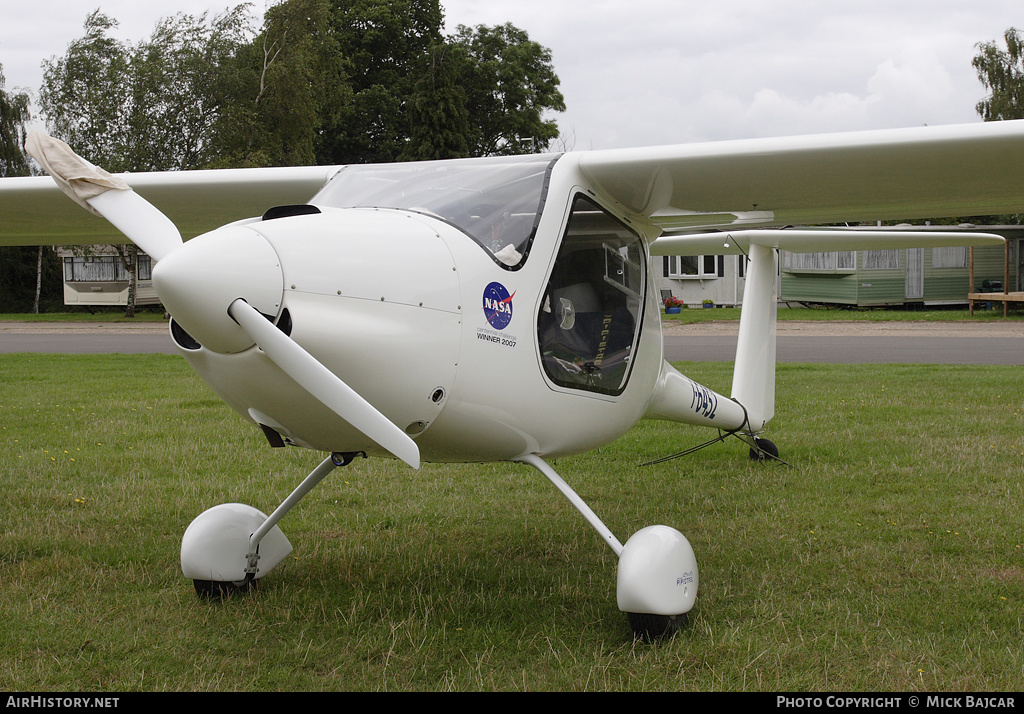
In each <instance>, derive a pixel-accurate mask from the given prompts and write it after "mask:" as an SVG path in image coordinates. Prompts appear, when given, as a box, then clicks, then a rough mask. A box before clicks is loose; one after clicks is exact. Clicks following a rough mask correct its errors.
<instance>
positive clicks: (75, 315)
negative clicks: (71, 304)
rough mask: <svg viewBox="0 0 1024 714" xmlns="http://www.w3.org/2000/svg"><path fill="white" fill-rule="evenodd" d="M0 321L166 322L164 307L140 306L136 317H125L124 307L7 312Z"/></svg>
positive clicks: (0, 316)
mask: <svg viewBox="0 0 1024 714" xmlns="http://www.w3.org/2000/svg"><path fill="white" fill-rule="evenodd" d="M0 322H128V323H133V322H166V318H165V317H164V313H163V310H162V309H159V310H158V309H154V308H138V309H136V311H135V317H125V316H124V309H119V310H100V311H97V312H91V313H90V312H40V313H34V312H7V313H0Z"/></svg>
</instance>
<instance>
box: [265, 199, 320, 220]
mask: <svg viewBox="0 0 1024 714" xmlns="http://www.w3.org/2000/svg"><path fill="white" fill-rule="evenodd" d="M315 213H320V209H319V208H317V207H316V206H310V205H309V204H308V203H302V204H298V205H295V206H274V207H273V208H271V209H270V210H269V211H267V212H266V213H264V214H263V220H265V221H272V220H274V219H275V218H288V217H289V216H310V215H313V214H315Z"/></svg>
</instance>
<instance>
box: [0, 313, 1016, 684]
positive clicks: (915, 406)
mask: <svg viewBox="0 0 1024 714" xmlns="http://www.w3.org/2000/svg"><path fill="white" fill-rule="evenodd" d="M709 312H710V311H709ZM678 366H679V367H680V368H681V369H682V370H683V371H684V373H686V374H688V375H690V376H692V377H693V378H695V379H697V380H698V381H701V382H703V383H705V384H707V385H708V386H710V387H712V388H716V389H718V390H720V391H726V392H727V391H728V385H729V381H730V379H731V366H730V365H725V364H710V365H709V364H681V365H678ZM778 386H779V402H778V410H777V411H778V413H777V416H776V419H775V420H774V421H773V422H772V427H771V430H770V433H769V436H770V438H772V439H773V440H774V441H775V442H776V443H777V444H778V445H779V446H780V448H781V451H782V456H783V458H785V459H787V461H789V462H790V463H791V464H792V465H793V467H792V468H789V467H786V466H782V465H779V464H770V465H765V464H757V463H751V462H749V461H748V460H747V458H746V454H747V449H746V448H745V446H743V445H742V444H740V443H739V442H738V441H736V440H732V441H731V442H726V443H724V444H718V445H715V446H713V447H710V448H708V449H706V450H704V451H702V452H700V453H698V454H695V455H692V456H689V457H686V458H685V459H680V460H675V461H669V462H666V463H664V464H661V465H658V466H648V467H641V466H639V464H641V463H642V462H644V461H647V460H650V459H651V458H654V457H657V456H662V455H666V454H670V453H673V452H676V451H679V450H681V449H683V448H685V447H688V446H691V445H694V444H697V443H699V442H701V441H704V440H705V439H707V438H709V437H710V436H711V434H710V433H709V432H707V431H702V430H698V429H691V428H686V427H680V426H678V425H672V424H667V423H661V422H643V423H641V424H640V425H639V426H637V427H636V428H634V429H633V430H632V431H631V432H629V433H628V434H627V435H626V436H624V437H623V438H622V439H620V440H619V441H618V442H616V443H614V444H611V445H609V446H607V447H605V448H603V449H601V450H600V451H598V452H593V453H590V454H587V455H584V456H579V457H574V458H567V459H562V460H560V461H559V462H558V463H557V464H556V468H557V469H558V470H559V472H560V473H561V474H562V475H563V476H564V477H565V478H566V480H567V481H568V482H569V483H570V484H572V485H573V486H574V487H575V488H576V490H577V491H578V492H579V493H580V495H581V496H582V497H583V498H584V499H586V500H587V501H588V503H589V504H590V505H591V506H592V507H593V508H594V510H595V511H596V512H597V513H598V514H599V515H600V516H601V517H602V518H603V519H604V520H605V521H606V523H607V524H608V525H609V527H610V528H611V529H612V530H613V531H614V532H615V533H616V535H617V536H618V537H619V539H620V540H622V541H625V539H626V538H628V536H629V535H630V534H632V533H633V532H634V531H636V530H638V529H640V528H642V527H644V526H646V525H651V524H654V523H665V524H668V525H671V526H674V527H676V528H679V529H680V530H681V531H682V532H683V533H685V534H686V535H687V537H688V538H689V539H690V541H691V543H692V544H693V546H694V550H695V552H696V554H697V559H698V562H699V564H700V581H701V585H700V587H701V590H700V596H699V598H698V602H697V607H696V610H695V611H694V612H693V613H691V621H690V624H689V626H688V628H687V629H685V630H684V631H682V632H680V633H679V634H678V635H676V636H675V637H674V638H673V639H671V640H669V641H666V642H662V643H659V644H653V645H652V644H645V643H642V642H635V641H634V640H633V638H632V636H631V633H630V631H629V628H628V625H627V623H626V619H625V616H624V615H623V614H622V613H620V612H619V611H618V610H617V608H616V605H615V557H614V555H613V554H612V552H611V551H610V550H609V549H608V548H607V547H606V546H604V545H603V544H602V543H601V542H600V539H599V537H598V536H597V534H596V533H594V532H593V530H592V529H591V528H590V527H589V526H588V525H587V524H586V523H585V522H584V521H583V519H582V518H581V517H580V516H579V515H578V514H577V513H576V511H575V510H574V509H573V508H572V507H571V506H570V505H569V504H568V503H567V502H566V501H564V499H562V497H561V496H560V495H559V494H558V493H557V491H556V490H555V489H554V488H553V487H552V486H551V485H550V484H549V483H548V482H547V481H546V480H545V479H544V478H543V477H541V476H540V475H539V474H537V473H536V472H534V471H533V470H532V469H530V468H529V467H526V466H516V465H511V464H496V465H473V466H448V465H435V464H426V465H425V466H424V467H423V469H421V470H420V471H418V472H414V471H412V470H410V469H409V468H407V467H405V466H403V465H400V464H398V463H393V462H390V461H363V460H359V461H357V462H356V463H354V464H353V465H352V466H350V467H348V468H346V469H343V470H339V471H336V472H335V473H334V474H332V475H331V476H330V477H329V478H328V479H327V480H326V481H325V482H324V483H323V484H321V485H320V486H319V487H318V488H317V489H316V490H314V491H313V492H312V493H311V494H310V495H309V496H308V497H307V498H306V499H305V500H304V501H303V502H302V503H301V504H300V505H299V506H298V507H296V508H295V509H294V510H293V511H292V512H291V513H290V514H289V515H288V516H287V517H286V518H285V520H284V521H283V522H282V524H281V525H282V528H283V530H284V531H285V533H286V534H287V535H288V536H289V538H290V539H291V541H292V543H293V545H294V546H295V552H294V553H293V554H292V556H291V557H290V558H289V559H288V560H286V561H285V562H284V563H282V564H281V565H280V566H279V567H278V569H277V570H275V571H274V572H273V573H272V574H271V575H269V576H268V577H267V578H266V579H264V580H263V581H262V584H261V587H260V588H259V589H258V590H257V591H256V592H254V593H251V594H249V595H245V596H242V597H237V598H232V599H228V600H226V601H224V602H209V601H203V600H200V599H198V598H197V597H196V596H195V593H194V592H193V589H192V586H191V583H189V582H188V581H187V580H185V579H184V578H183V576H182V575H181V572H180V568H179V564H178V549H179V546H180V540H181V535H182V533H183V532H184V530H185V528H186V526H187V525H188V523H189V522H190V521H191V520H192V518H194V517H195V516H196V515H197V514H198V513H200V512H201V511H202V510H204V509H205V508H208V507H210V506H212V505H215V504H217V503H222V502H228V501H242V502H246V503H250V504H252V505H255V506H257V507H259V508H261V509H263V510H265V511H268V512H269V510H270V509H272V508H273V507H274V506H276V504H277V503H278V502H279V501H280V500H281V499H282V498H283V497H284V496H286V495H287V494H288V492H289V491H290V490H291V489H292V488H293V487H294V486H295V485H296V484H298V482H299V481H300V480H301V479H302V478H303V477H304V476H305V474H306V473H308V471H309V470H311V469H312V467H313V466H314V465H315V464H316V463H317V462H318V461H319V459H320V455H318V454H314V453H308V452H305V451H301V450H296V449H288V450H285V449H275V450H271V449H270V448H268V447H267V445H266V443H265V440H264V438H263V436H262V434H260V433H259V431H258V430H257V429H255V428H254V427H250V426H248V425H246V424H244V423H243V422H242V420H241V418H240V417H238V416H237V415H235V414H234V413H233V412H231V411H230V410H228V409H227V408H226V407H225V406H224V405H223V404H222V403H221V402H220V401H219V400H218V399H217V398H216V397H215V396H214V395H213V394H212V393H211V392H210V391H209V390H208V389H207V388H206V387H205V386H204V385H203V384H202V383H201V382H200V381H199V379H198V378H197V377H195V376H194V375H193V374H192V373H191V371H190V370H189V369H188V367H187V366H186V365H185V363H184V362H183V361H182V360H181V359H179V358H177V357H169V356H159V355H139V356H63V355H4V356H0V388H2V389H0V434H2V436H3V439H2V440H0V488H2V493H3V495H4V501H5V503H6V506H4V507H3V511H2V512H3V517H2V518H0V617H2V619H3V621H4V623H5V626H4V627H3V628H0V690H7V691H40V690H45V691H67V690H72V691H115V692H116V691H137V690H141V691H157V690H175V691H185V690H189V691H191V690H198V691H214V690H218V691H234V690H573V691H576V690H591V691H594V690H597V691H611V690H616V691H618V690H679V691H692V690H702V691H711V690H730V691H739V690H748V691H749V690H756V691H806V690H811V691H914V690H923V691H1014V690H1019V689H1020V686H1021V682H1024V652H1022V650H1021V641H1022V637H1024V529H1022V515H1021V509H1022V505H1024V485H1022V481H1024V469H1022V466H1024V442H1022V440H1021V433H1022V430H1021V426H1022V415H1021V412H1022V398H1024V396H1022V395H1024V372H1022V371H1021V370H1020V368H1019V367H1007V368H1001V367H955V366H951V367H943V366H893V365H876V366H848V365H844V366H824V365H792V364H783V365H779V368H778Z"/></svg>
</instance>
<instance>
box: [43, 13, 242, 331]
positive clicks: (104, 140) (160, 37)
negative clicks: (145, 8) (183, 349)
mask: <svg viewBox="0 0 1024 714" xmlns="http://www.w3.org/2000/svg"><path fill="white" fill-rule="evenodd" d="M116 27H117V21H116V20H114V19H112V18H110V17H108V16H106V15H104V14H102V13H101V12H100V11H99V10H96V11H94V12H93V13H91V14H90V15H89V16H88V17H87V18H86V20H85V24H84V30H85V34H84V35H83V36H82V37H81V38H79V39H77V40H74V41H73V42H71V44H70V45H68V49H67V52H66V53H65V54H64V56H63V57H60V58H52V59H50V60H49V61H47V62H44V72H43V86H42V88H41V90H40V96H39V103H40V106H41V108H42V110H43V115H44V117H45V118H46V122H47V124H48V125H49V128H50V131H51V132H52V133H53V134H54V135H56V136H58V137H60V138H61V139H63V140H64V141H65V142H67V143H68V144H69V145H71V146H73V147H74V148H75V151H76V152H77V153H79V154H80V155H81V156H83V157H84V158H86V159H87V160H89V161H91V162H92V163H94V164H96V165H98V166H102V167H103V168H105V169H107V170H108V171H115V172H121V171H164V170H180V169H190V168H199V167H202V166H204V165H206V164H208V163H209V162H210V161H211V160H212V158H213V155H212V153H211V151H212V146H213V141H212V132H213V127H214V124H215V122H216V120H217V116H218V113H219V110H220V99H219V95H218V89H219V87H218V77H219V68H220V67H221V66H222V65H223V64H224V63H225V62H226V61H227V60H228V59H229V58H230V57H232V56H233V55H234V54H235V52H236V51H237V48H238V47H240V46H241V45H243V44H244V43H245V42H246V40H247V37H246V27H247V25H246V15H245V7H244V6H240V7H238V8H235V9H234V10H231V11H228V12H226V13H224V14H223V15H220V16H218V17H216V18H214V19H213V20H212V21H210V22H208V21H207V16H206V15H205V14H204V15H201V16H198V17H194V16H190V15H177V16H175V17H173V18H169V19H164V20H162V21H161V22H159V23H158V24H157V26H156V28H155V30H154V32H153V34H152V36H151V37H150V39H149V40H147V41H143V42H140V43H139V44H138V45H137V46H132V45H130V44H127V43H124V42H121V41H119V40H117V39H114V38H113V37H111V36H110V32H111V30H113V29H114V28H116ZM115 250H116V251H117V255H118V256H119V258H120V260H121V264H122V267H123V268H124V269H125V271H126V272H127V274H128V276H129V287H128V304H127V306H126V309H125V315H126V316H127V317H132V316H134V314H135V293H136V287H137V286H136V280H137V274H136V270H135V268H136V263H137V249H136V247H135V246H134V245H118V246H115Z"/></svg>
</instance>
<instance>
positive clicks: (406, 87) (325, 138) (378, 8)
mask: <svg viewBox="0 0 1024 714" xmlns="http://www.w3.org/2000/svg"><path fill="white" fill-rule="evenodd" d="M332 12H333V23H334V24H333V33H334V36H335V37H336V38H337V40H338V49H339V51H340V52H341V53H342V54H343V55H344V56H345V58H346V59H347V61H348V62H349V64H350V72H351V86H352V100H351V102H349V103H348V104H346V105H345V106H342V107H341V108H340V111H339V112H338V113H337V115H336V116H335V117H332V118H331V120H330V121H328V122H326V123H325V125H324V131H323V135H322V140H321V144H320V150H319V152H318V156H317V159H318V161H319V162H320V163H326V164H341V163H373V162H387V161H396V160H397V159H398V158H399V157H400V156H402V155H403V154H405V155H417V154H418V153H419V152H418V151H416V150H412V151H410V147H409V146H408V143H409V141H410V135H411V127H412V119H411V116H410V108H411V107H410V103H409V99H410V97H412V96H413V95H414V94H416V87H417V83H419V82H420V80H421V78H422V77H423V76H424V74H425V73H426V72H427V71H428V68H429V66H430V61H429V60H430V57H431V53H432V51H433V48H436V47H438V46H439V45H441V44H442V43H443V42H444V37H443V34H442V27H443V23H444V14H443V12H442V11H441V6H440V3H439V2H438V0H332ZM420 89H421V95H420V97H421V101H422V96H423V95H422V92H423V91H425V86H424V85H420ZM421 106H422V104H421Z"/></svg>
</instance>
